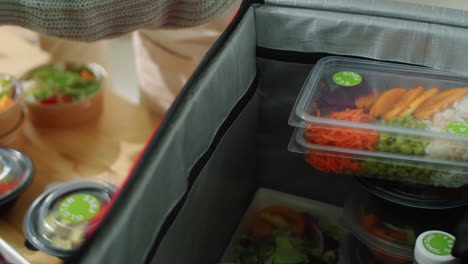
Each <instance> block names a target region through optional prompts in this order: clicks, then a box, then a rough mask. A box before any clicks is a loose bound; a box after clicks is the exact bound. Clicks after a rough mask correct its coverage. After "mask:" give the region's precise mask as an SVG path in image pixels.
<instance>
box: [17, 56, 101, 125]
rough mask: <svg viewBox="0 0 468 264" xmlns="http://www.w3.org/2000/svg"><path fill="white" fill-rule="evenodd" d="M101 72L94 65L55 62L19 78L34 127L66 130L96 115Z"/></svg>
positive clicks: (99, 104) (99, 111) (98, 110)
mask: <svg viewBox="0 0 468 264" xmlns="http://www.w3.org/2000/svg"><path fill="white" fill-rule="evenodd" d="M105 76H106V73H105V70H104V69H103V68H102V67H101V66H99V65H98V64H95V63H71V62H64V63H57V64H50V65H45V66H41V67H39V68H36V69H34V70H32V71H30V72H29V73H27V74H26V75H25V76H23V77H22V78H21V84H22V86H23V87H24V90H25V105H26V110H27V116H28V117H29V119H30V120H31V121H32V122H34V123H35V124H38V125H42V126H48V127H70V126H77V125H81V124H84V123H86V122H88V121H91V120H94V119H96V118H98V117H99V116H100V113H101V111H102V107H103V95H104V93H103V89H104V85H105Z"/></svg>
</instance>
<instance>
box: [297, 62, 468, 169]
mask: <svg viewBox="0 0 468 264" xmlns="http://www.w3.org/2000/svg"><path fill="white" fill-rule="evenodd" d="M467 91H468V77H466V76H460V75H456V74H452V73H449V72H445V71H438V70H433V69H429V68H424V67H415V66H408V65H401V64H393V63H383V62H375V61H369V60H360V59H349V58H341V57H326V58H324V59H321V60H320V61H319V62H318V63H317V65H316V66H315V68H314V69H313V70H312V72H311V74H310V75H309V77H308V79H307V80H306V82H305V84H304V87H303V89H302V91H301V93H300V95H299V96H298V99H297V101H296V104H295V106H294V109H293V111H292V114H291V116H290V120H289V123H290V124H291V125H294V126H298V127H304V128H305V127H307V129H306V131H305V133H306V138H307V139H308V142H309V143H312V144H317V145H328V146H331V147H339V148H344V149H355V150H360V151H364V152H374V151H375V152H387V153H389V152H390V153H397V154H401V155H407V156H417V157H430V158H432V159H436V160H437V159H438V160H451V161H452V160H453V161H467V160H468V137H467V136H466V135H468V116H467V115H466V113H467V112H468V96H466V94H467ZM324 131H325V132H327V133H324ZM343 131H345V132H353V134H354V136H355V138H354V139H352V138H351V139H350V138H348V137H344V138H345V139H350V140H351V141H353V142H352V143H353V144H351V143H350V142H343V140H336V139H337V138H338V139H339V138H340V137H341V138H343V136H342V133H343ZM323 135H325V136H323ZM321 136H323V137H321ZM345 136H347V135H345ZM330 137H331V138H332V139H330ZM333 138H334V139H333ZM344 143H346V144H344Z"/></svg>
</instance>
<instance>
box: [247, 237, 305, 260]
mask: <svg viewBox="0 0 468 264" xmlns="http://www.w3.org/2000/svg"><path fill="white" fill-rule="evenodd" d="M248 240H249V244H250V245H249V246H248V247H238V251H239V256H240V258H241V260H242V264H306V263H308V258H307V253H306V249H305V248H304V246H303V241H302V240H301V239H300V238H299V237H297V236H294V235H293V234H291V232H290V231H288V230H283V229H277V230H275V231H273V232H272V233H271V234H270V235H269V236H268V237H266V238H261V239H259V238H255V237H249V238H248Z"/></svg>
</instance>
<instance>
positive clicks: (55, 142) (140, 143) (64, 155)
mask: <svg viewBox="0 0 468 264" xmlns="http://www.w3.org/2000/svg"><path fill="white" fill-rule="evenodd" d="M158 121H159V118H158V117H155V116H152V115H151V114H150V113H149V112H148V111H147V110H145V109H144V108H143V107H141V106H138V105H134V104H131V103H129V102H128V101H126V100H125V99H123V98H121V97H119V96H117V95H115V94H114V93H113V92H112V91H110V90H106V92H105V104H104V111H103V113H102V116H101V117H100V118H99V119H98V120H96V121H93V122H91V123H89V124H86V125H83V126H81V127H77V128H73V129H52V128H38V127H35V126H33V125H32V124H30V123H29V122H28V121H26V122H25V126H24V143H23V144H22V146H19V147H18V149H19V150H21V151H23V152H24V153H26V154H27V155H28V156H29V157H30V158H31V159H32V161H33V163H34V165H35V168H36V174H35V176H34V180H33V182H32V184H31V185H30V186H29V188H28V189H27V190H26V192H25V193H24V194H22V195H21V196H20V198H19V200H18V201H17V202H16V203H15V205H14V207H13V208H11V209H10V210H9V211H8V212H7V213H6V215H4V216H2V217H0V237H1V238H2V239H3V240H5V241H6V242H7V243H8V244H10V245H11V246H13V247H14V248H15V249H16V250H17V251H18V252H19V253H20V254H21V255H23V256H24V257H25V258H26V259H27V260H29V261H30V262H31V263H34V264H36V263H38V264H39V263H40V264H53V263H60V261H59V259H57V258H55V257H51V256H49V255H47V254H45V253H42V252H39V251H31V250H28V249H27V248H26V247H25V246H24V242H25V237H24V234H23V228H22V224H23V217H24V215H25V212H26V210H27V209H28V207H29V206H30V204H31V203H32V202H33V201H34V199H35V198H36V197H38V196H39V195H40V194H41V193H42V192H43V191H44V189H45V188H46V186H47V185H48V184H50V183H53V182H63V181H68V180H74V179H79V178H90V177H97V178H102V179H107V180H111V181H114V182H116V183H120V182H121V181H122V180H123V179H124V178H125V177H126V175H127V174H128V172H129V170H130V169H131V167H132V165H133V163H134V161H135V159H136V158H137V156H138V154H139V153H140V151H141V150H142V149H143V147H144V146H145V144H146V142H147V140H148V139H149V137H150V136H151V133H152V131H153V129H154V127H155V125H156V124H157V122H158Z"/></svg>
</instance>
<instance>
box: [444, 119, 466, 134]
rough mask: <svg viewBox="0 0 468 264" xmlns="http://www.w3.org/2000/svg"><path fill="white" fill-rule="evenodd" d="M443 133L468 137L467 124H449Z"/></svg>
mask: <svg viewBox="0 0 468 264" xmlns="http://www.w3.org/2000/svg"><path fill="white" fill-rule="evenodd" d="M445 131H447V132H448V133H450V134H455V135H462V136H467V135H468V123H466V122H454V123H450V124H448V125H447V126H446V127H445Z"/></svg>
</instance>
